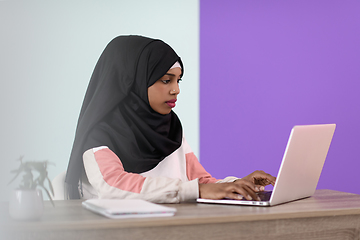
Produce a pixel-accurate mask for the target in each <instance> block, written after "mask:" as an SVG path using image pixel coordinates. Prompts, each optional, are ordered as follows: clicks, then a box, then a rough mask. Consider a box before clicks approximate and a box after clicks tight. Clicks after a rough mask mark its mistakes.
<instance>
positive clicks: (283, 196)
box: [197, 124, 336, 206]
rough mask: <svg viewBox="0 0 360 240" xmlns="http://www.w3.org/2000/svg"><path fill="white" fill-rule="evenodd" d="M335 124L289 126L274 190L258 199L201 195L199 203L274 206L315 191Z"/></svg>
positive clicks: (262, 194)
mask: <svg viewBox="0 0 360 240" xmlns="http://www.w3.org/2000/svg"><path fill="white" fill-rule="evenodd" d="M335 126H336V125H335V124H322V125H302V126H295V127H293V129H292V130H291V133H290V137H289V140H288V143H287V146H286V149H285V153H284V156H283V160H282V163H281V166H280V170H279V172H278V175H277V179H276V183H275V186H274V188H273V191H266V192H263V193H260V194H259V197H260V198H262V200H261V201H249V200H245V199H244V200H233V199H221V200H212V199H202V198H198V199H197V202H199V203H218V204H236V205H252V206H273V205H277V204H281V203H285V202H290V201H294V200H298V199H302V198H306V197H310V196H311V195H313V194H314V192H315V189H316V186H317V184H318V181H319V178H320V174H321V170H322V168H323V165H324V162H325V158H326V155H327V153H328V150H329V147H330V143H331V140H332V137H333V135H334V131H335Z"/></svg>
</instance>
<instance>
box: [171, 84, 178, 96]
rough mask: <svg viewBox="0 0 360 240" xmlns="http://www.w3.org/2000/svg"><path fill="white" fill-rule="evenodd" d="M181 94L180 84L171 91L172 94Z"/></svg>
mask: <svg viewBox="0 0 360 240" xmlns="http://www.w3.org/2000/svg"><path fill="white" fill-rule="evenodd" d="M179 93H180V87H179V84H178V83H176V85H175V86H174V87H173V88H171V90H170V94H179Z"/></svg>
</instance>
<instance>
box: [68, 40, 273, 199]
mask: <svg viewBox="0 0 360 240" xmlns="http://www.w3.org/2000/svg"><path fill="white" fill-rule="evenodd" d="M183 73H184V66H183V64H182V61H181V59H180V57H179V56H177V54H176V53H175V52H174V50H173V49H172V48H171V47H170V46H169V45H167V44H166V43H164V42H163V41H161V40H156V39H150V38H146V37H142V36H120V37H117V38H115V39H113V40H112V41H111V42H110V43H109V44H108V45H107V47H106V48H105V50H104V52H103V53H102V55H101V56H100V59H99V60H98V63H97V64H96V67H95V70H94V72H93V75H92V77H91V80H90V83H89V86H88V89H87V92H86V95H85V99H84V102H83V106H82V109H81V112H80V117H79V120H78V126H77V130H76V136H75V140H74V145H73V149H72V153H71V157H70V161H69V166H68V170H67V175H66V180H65V182H66V186H67V191H68V194H69V198H80V197H81V198H92V197H99V198H142V199H145V200H148V201H152V202H158V203H161V202H162V203H177V202H182V201H186V200H190V199H195V198H197V197H203V198H213V199H220V198H224V197H229V198H234V199H236V198H242V196H244V197H245V198H246V199H248V200H251V199H257V200H258V197H257V195H256V192H258V191H261V190H263V189H264V186H265V185H267V184H274V182H275V178H274V177H272V176H271V175H269V174H266V173H264V172H262V171H256V172H254V173H252V174H250V175H249V176H247V177H245V178H242V179H238V178H234V177H228V178H225V179H223V180H218V179H215V178H212V177H211V175H210V174H208V173H207V172H206V171H205V170H204V168H203V167H202V166H201V165H200V163H199V162H198V160H197V158H196V157H195V155H194V154H193V152H192V151H191V148H190V147H189V145H188V144H187V142H186V140H185V138H184V136H183V130H182V126H181V123H180V120H179V119H178V117H177V116H176V114H175V113H174V112H173V111H172V110H171V109H172V108H173V107H175V105H176V100H177V96H178V94H179V93H180V90H179V85H178V83H179V81H180V80H181V77H182V75H183ZM79 183H80V184H79Z"/></svg>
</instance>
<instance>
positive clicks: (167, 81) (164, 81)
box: [161, 80, 170, 84]
mask: <svg viewBox="0 0 360 240" xmlns="http://www.w3.org/2000/svg"><path fill="white" fill-rule="evenodd" d="M161 81H162V82H163V83H165V84H168V83H169V82H170V80H161Z"/></svg>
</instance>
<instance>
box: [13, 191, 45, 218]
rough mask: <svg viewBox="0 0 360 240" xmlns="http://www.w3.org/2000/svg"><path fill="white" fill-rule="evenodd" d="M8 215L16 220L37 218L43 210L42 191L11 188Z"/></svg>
mask: <svg viewBox="0 0 360 240" xmlns="http://www.w3.org/2000/svg"><path fill="white" fill-rule="evenodd" d="M9 201H10V202H9V213H10V217H12V218H13V219H16V220H37V219H39V218H40V217H41V216H42V214H43V211H44V203H43V196H42V191H41V190H40V189H35V190H20V189H17V190H13V191H12V192H11V194H10V199H9Z"/></svg>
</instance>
